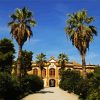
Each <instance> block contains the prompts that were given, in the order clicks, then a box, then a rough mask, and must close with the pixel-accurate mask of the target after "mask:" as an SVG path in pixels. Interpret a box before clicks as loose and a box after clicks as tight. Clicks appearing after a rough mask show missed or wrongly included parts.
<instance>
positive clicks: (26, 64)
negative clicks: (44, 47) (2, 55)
mask: <svg viewBox="0 0 100 100" xmlns="http://www.w3.org/2000/svg"><path fill="white" fill-rule="evenodd" d="M32 55H33V53H32V51H26V50H24V51H22V56H23V58H22V68H21V71H22V74H23V75H24V76H25V75H27V71H28V70H31V69H32V66H31V65H32Z"/></svg>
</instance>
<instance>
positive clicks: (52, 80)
mask: <svg viewBox="0 0 100 100" xmlns="http://www.w3.org/2000/svg"><path fill="white" fill-rule="evenodd" d="M49 86H50V87H55V80H54V79H50V80H49Z"/></svg>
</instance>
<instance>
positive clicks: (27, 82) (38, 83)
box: [21, 75, 44, 92]
mask: <svg viewBox="0 0 100 100" xmlns="http://www.w3.org/2000/svg"><path fill="white" fill-rule="evenodd" d="M21 83H22V88H23V90H24V91H26V92H36V91H39V90H40V89H42V88H43V86H44V84H43V80H42V79H41V78H40V77H38V76H35V75H27V76H26V77H24V78H22V82H21Z"/></svg>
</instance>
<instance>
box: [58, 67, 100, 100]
mask: <svg viewBox="0 0 100 100" xmlns="http://www.w3.org/2000/svg"><path fill="white" fill-rule="evenodd" d="M59 87H60V88H62V89H63V90H67V91H68V92H73V93H75V94H77V95H79V98H80V99H81V100H100V67H96V68H95V70H94V72H93V73H88V74H87V79H83V78H82V77H81V76H80V74H79V73H78V72H76V71H71V70H66V71H64V72H63V73H62V76H61V81H60V84H59Z"/></svg>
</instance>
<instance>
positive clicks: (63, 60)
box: [58, 53, 69, 70]
mask: <svg viewBox="0 0 100 100" xmlns="http://www.w3.org/2000/svg"><path fill="white" fill-rule="evenodd" d="M68 60H69V58H68V55H66V54H64V53H60V54H59V55H58V63H59V65H60V66H61V70H64V69H65V66H66V62H68Z"/></svg>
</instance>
